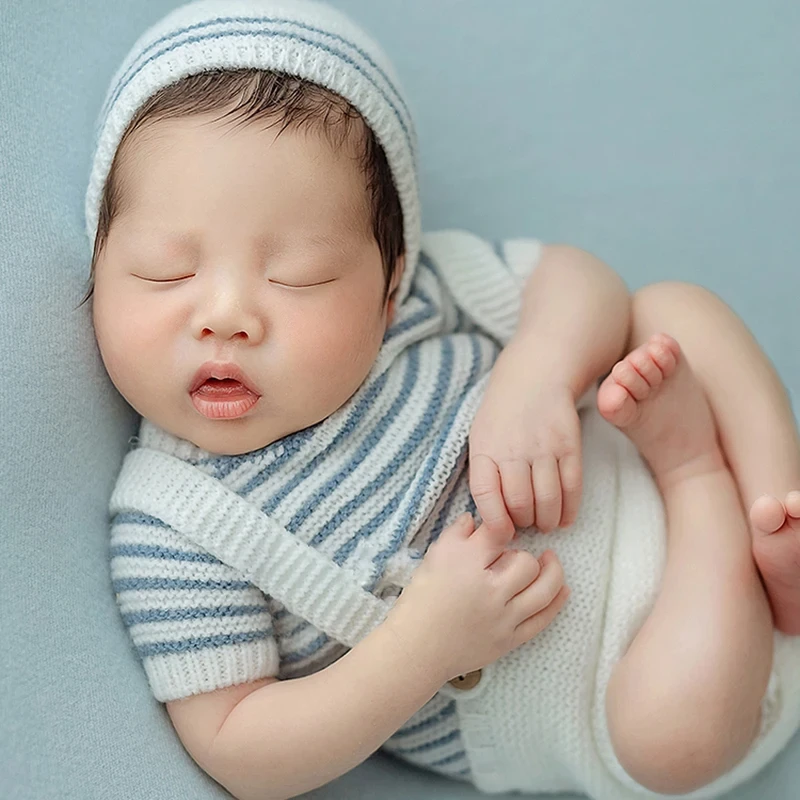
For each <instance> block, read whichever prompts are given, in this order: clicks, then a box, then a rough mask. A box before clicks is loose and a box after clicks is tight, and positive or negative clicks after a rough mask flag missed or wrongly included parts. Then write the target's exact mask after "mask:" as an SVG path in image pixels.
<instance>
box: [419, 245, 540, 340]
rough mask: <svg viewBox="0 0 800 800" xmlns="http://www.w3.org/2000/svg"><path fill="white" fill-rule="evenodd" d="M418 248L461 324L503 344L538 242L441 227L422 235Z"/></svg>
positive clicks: (513, 328)
mask: <svg viewBox="0 0 800 800" xmlns="http://www.w3.org/2000/svg"><path fill="white" fill-rule="evenodd" d="M422 252H423V255H424V256H425V257H426V258H427V259H428V262H429V263H430V265H431V267H432V269H434V270H435V272H436V273H437V275H438V276H439V277H440V278H441V281H442V283H443V284H444V287H445V289H446V292H447V294H448V296H449V299H450V300H451V301H452V302H453V304H454V305H455V306H456V308H457V309H458V311H459V312H460V314H459V319H460V320H463V323H462V324H461V327H462V328H463V329H464V330H474V328H478V329H479V330H481V331H482V332H483V333H485V334H487V335H488V336H490V337H491V338H493V339H494V340H495V341H497V342H498V343H499V344H500V345H501V346H505V345H506V344H508V342H509V341H510V339H511V337H512V336H513V335H514V332H515V331H516V328H517V324H518V322H519V314H520V308H521V305H522V295H523V289H524V287H525V283H526V281H527V279H528V277H529V276H530V275H531V274H532V272H533V271H534V269H535V268H536V266H537V264H538V263H539V260H540V258H541V254H542V243H541V242H540V241H539V240H538V239H530V238H520V239H507V240H504V241H500V242H495V243H492V242H489V241H487V240H485V239H482V238H481V237H479V236H476V235H474V234H472V233H468V232H466V231H458V230H446V231H436V232H432V233H427V234H425V236H423V239H422Z"/></svg>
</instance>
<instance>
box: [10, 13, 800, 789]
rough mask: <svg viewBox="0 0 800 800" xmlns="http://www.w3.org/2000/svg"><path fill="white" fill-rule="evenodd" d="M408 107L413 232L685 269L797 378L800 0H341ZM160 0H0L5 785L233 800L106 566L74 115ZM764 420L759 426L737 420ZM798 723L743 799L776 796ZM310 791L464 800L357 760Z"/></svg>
mask: <svg viewBox="0 0 800 800" xmlns="http://www.w3.org/2000/svg"><path fill="white" fill-rule="evenodd" d="M335 4H336V5H338V6H340V7H341V8H342V9H344V10H345V11H347V12H349V13H351V14H352V16H353V17H354V18H355V19H356V20H357V21H359V22H361V23H362V24H363V25H364V26H365V27H367V28H368V29H370V30H371V31H372V32H373V33H374V34H375V35H376V36H377V38H378V39H379V40H380V41H382V42H383V44H384V46H385V48H386V50H387V51H388V52H389V54H390V56H391V57H392V58H393V59H394V61H395V63H396V66H397V68H398V71H399V73H400V75H401V78H402V81H403V83H404V84H405V86H406V88H407V91H408V93H409V95H410V97H411V100H412V105H413V107H414V108H415V109H416V112H417V120H418V127H419V132H420V139H421V151H422V187H423V205H424V220H425V227H426V228H428V229H432V228H438V227H444V226H458V227H466V228H469V229H472V230H474V231H476V232H478V233H480V234H483V235H485V236H490V237H500V236H508V235H534V236H538V237H540V238H542V239H545V240H547V241H566V242H571V243H574V244H577V245H580V246H582V247H585V248H587V249H589V250H591V251H593V252H595V253H596V254H597V255H599V256H600V257H602V258H604V259H605V260H607V261H608V262H609V263H610V264H612V265H613V266H614V267H616V268H617V269H618V270H619V272H620V273H621V274H622V275H623V277H624V278H625V279H626V280H627V282H628V284H629V285H630V287H631V288H632V289H635V288H637V287H639V286H641V285H643V284H646V283H649V282H652V281H654V280H659V279H665V278H675V279H684V280H692V281H696V282H698V283H701V284H704V285H705V286H708V287H709V288H711V289H713V290H714V291H716V292H717V293H718V294H720V295H721V296H722V297H723V298H724V299H725V300H726V301H727V302H728V303H730V304H731V305H732V306H733V307H734V308H735V309H736V310H737V311H738V312H739V313H740V314H741V315H742V316H743V317H744V319H745V320H746V322H747V323H748V324H749V325H750V327H751V328H752V329H753V331H754V332H755V334H756V335H757V337H758V338H759V339H760V341H761V342H762V343H763V345H764V347H765V348H766V350H767V352H768V353H769V355H770V356H771V357H772V358H773V359H774V361H775V363H776V365H777V367H778V369H779V371H780V373H781V375H782V376H783V378H784V380H785V381H786V383H787V384H788V386H789V389H790V391H791V393H792V395H793V397H794V398H795V400H796V398H797V396H798V392H800V355H799V353H800V348H798V347H797V337H796V319H797V317H796V312H795V307H796V302H797V296H798V294H799V293H800V272H798V263H797V262H798V255H799V254H800V224H798V218H800V90H799V89H798V85H800V84H798V80H797V75H798V74H799V73H800V47H798V42H799V41H800V4H798V3H796V2H794V0H762V2H759V3H754V2H746V1H745V0H672V2H670V3H641V2H638V1H637V0H605V2H595V1H593V0H582V1H578V0H559V2H545V0H503V1H502V2H489V1H488V0H435V2H430V0H403V2H390V1H389V0H383V1H380V0H335ZM173 5H174V2H173V0H136V2H134V1H133V0H127V1H126V2H120V1H119V0H117V2H112V3H108V2H104V1H103V0H71V2H69V3H67V2H63V0H62V1H60V0H37V2H35V3H24V2H22V0H4V1H3V2H2V3H0V287H1V288H2V292H0V367H1V368H2V369H1V372H2V381H0V423H1V424H0V453H2V457H1V458H0V797H3V798H9V799H12V798H13V800H49V799H50V798H53V799H55V798H58V799H59V800H92V798H103V800H113V799H114V798H120V800H150V799H151V798H152V799H153V800H156V799H158V800H163V799H164V798H170V799H172V798H176V799H177V800H184V799H185V800H189V798H192V800H201V799H202V798H214V797H224V796H226V795H225V793H224V792H223V791H222V790H220V789H219V787H218V786H217V785H216V784H215V783H214V782H213V781H211V780H210V779H208V778H206V777H205V776H204V775H203V774H202V773H201V772H200V771H199V770H198V769H197V768H196V767H195V766H194V764H193V762H192V761H191V760H190V759H189V757H188V756H187V755H186V754H185V753H184V752H183V750H182V748H181V746H180V744H179V743H178V741H177V739H176V738H175V736H174V735H173V733H172V730H171V727H170V724H169V721H168V719H167V717H166V715H165V713H164V711H163V708H162V707H161V706H160V705H158V704H157V703H155V701H153V700H152V699H151V696H150V694H149V692H148V689H147V686H146V683H145V679H144V675H143V673H142V671H141V668H140V666H139V664H138V662H137V660H136V657H135V655H134V653H133V652H132V650H131V648H130V644H129V641H128V638H127V634H126V633H125V631H124V629H123V627H122V623H121V621H120V619H119V616H118V612H117V609H116V606H115V604H114V601H113V597H112V594H111V590H110V583H109V577H108V572H107V560H106V559H107V556H106V547H107V538H106V536H107V530H106V517H105V513H106V503H107V499H108V495H109V493H110V490H111V487H112V483H113V478H114V474H115V471H116V469H117V468H118V466H119V463H120V460H121V458H122V455H123V453H124V450H125V446H126V439H127V437H128V436H129V435H130V433H131V432H132V430H133V427H134V423H135V420H134V417H133V415H132V413H131V411H130V410H129V409H128V408H127V406H126V405H125V403H124V402H123V401H122V400H121V398H119V396H118V395H117V394H116V393H115V391H114V390H113V387H112V386H111V385H110V383H109V381H108V379H107V378H106V377H105V374H104V372H103V369H102V365H101V362H100V360H99V357H98V354H97V351H96V348H95V345H94V342H93V339H92V336H91V331H90V326H89V316H88V310H87V309H86V308H85V307H84V308H83V309H81V310H80V311H74V310H73V309H74V307H75V305H76V304H77V302H78V301H79V299H80V297H81V295H82V292H83V289H84V279H85V276H86V270H87V265H88V262H89V251H88V244H87V241H86V240H85V238H84V234H83V214H82V209H83V193H84V189H85V183H86V180H87V177H88V169H89V160H90V156H91V139H92V128H93V123H94V117H95V114H96V113H97V111H98V110H99V107H100V104H101V102H102V99H103V95H104V92H105V89H106V86H107V83H108V81H109V80H110V78H111V75H112V74H113V72H114V70H115V69H116V67H117V65H118V62H119V61H120V59H121V58H122V57H123V55H124V54H125V52H126V51H127V49H128V47H129V46H130V44H131V43H132V42H133V40H134V38H135V37H136V36H137V35H138V34H139V33H140V32H141V31H142V30H143V29H144V28H145V27H146V26H147V25H149V24H151V23H152V22H154V21H155V20H156V19H157V18H159V17H160V16H161V15H162V14H163V13H164V12H165V11H167V10H168V9H169V8H171V7H172V6H173ZM753 424H757V420H754V421H753ZM798 784H800V740H798V739H795V741H794V743H793V745H792V746H791V747H790V749H789V750H788V751H786V752H785V753H784V754H783V755H782V756H781V757H780V758H779V759H778V760H777V761H776V762H775V763H774V764H773V765H772V766H771V767H770V768H769V769H768V770H767V771H766V772H764V773H763V774H762V775H760V776H758V778H757V779H756V780H754V781H753V782H752V783H751V784H750V785H748V786H746V787H743V788H742V789H740V790H739V791H738V792H737V793H736V794H735V795H734V797H735V798H737V800H746V799H747V800H755V798H762V797H768V798H770V799H771V800H794V799H795V798H796V797H797V796H798V795H797V788H796V787H797V785H798ZM313 796H314V797H316V798H320V799H322V798H324V799H326V800H327V799H329V798H347V800H353V799H354V798H376V797H382V798H397V799H398V800H400V798H404V799H405V798H425V797H434V796H435V797H437V798H459V799H461V800H466V798H471V797H476V796H477V794H476V793H474V792H472V791H471V790H469V789H466V788H464V787H461V786H458V785H455V784H450V783H446V782H444V781H440V780H436V779H433V778H431V777H430V776H427V775H424V774H422V773H417V772H414V771H412V770H410V769H409V768H407V767H404V766H399V765H397V764H395V763H393V762H391V761H389V760H388V759H386V758H382V757H377V758H373V759H371V760H370V761H369V762H367V764H365V765H364V766H362V767H361V768H359V769H357V770H356V771H354V772H353V773H351V774H350V775H347V776H345V777H344V778H342V779H341V780H339V781H337V782H336V783H334V784H333V785H332V786H330V787H327V788H326V789H324V790H321V791H319V792H315V793H313Z"/></svg>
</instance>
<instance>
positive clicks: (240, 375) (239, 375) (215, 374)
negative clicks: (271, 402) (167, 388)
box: [189, 361, 261, 397]
mask: <svg viewBox="0 0 800 800" xmlns="http://www.w3.org/2000/svg"><path fill="white" fill-rule="evenodd" d="M209 378H217V379H219V380H224V379H225V378H230V379H232V380H235V381H239V383H241V384H242V386H244V388H245V389H247V391H249V392H252V393H253V394H255V395H258V396H259V397H261V392H260V391H259V390H258V388H257V387H256V385H255V384H254V383H253V382H252V381H251V380H250V379H249V378H248V377H247V375H246V374H245V372H244V371H243V370H242V369H241V368H240V367H239V366H238V365H236V364H234V363H232V362H230V361H206V363H205V364H203V365H202V366H201V367H200V369H198V370H197V372H195V374H194V378H192V383H191V385H190V386H189V394H194V392H196V391H197V390H198V389H199V388H200V387H201V386H202V385H203V384H204V383H205V382H206V381H207V380H208V379H209Z"/></svg>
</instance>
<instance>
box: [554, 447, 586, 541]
mask: <svg viewBox="0 0 800 800" xmlns="http://www.w3.org/2000/svg"><path fill="white" fill-rule="evenodd" d="M558 473H559V476H560V477H561V496H562V498H563V500H562V505H561V521H560V523H559V525H560V527H562V528H566V527H567V526H569V525H572V524H573V523H574V522H575V520H576V519H577V518H578V507H579V506H580V503H581V491H582V490H583V468H582V466H581V457H580V455H569V456H564V458H562V459H561V461H559V462H558Z"/></svg>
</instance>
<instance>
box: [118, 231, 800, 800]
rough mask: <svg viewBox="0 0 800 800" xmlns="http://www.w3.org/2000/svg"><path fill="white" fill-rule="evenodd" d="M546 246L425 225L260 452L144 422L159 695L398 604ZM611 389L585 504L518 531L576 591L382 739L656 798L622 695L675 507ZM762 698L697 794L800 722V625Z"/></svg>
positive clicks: (433, 531)
mask: <svg viewBox="0 0 800 800" xmlns="http://www.w3.org/2000/svg"><path fill="white" fill-rule="evenodd" d="M539 252H540V245H539V243H538V242H536V241H533V240H512V241H507V242H505V243H502V244H500V245H498V246H496V247H493V246H492V245H490V244H488V243H486V242H484V241H482V240H481V239H478V238H477V237H475V236H472V235H470V234H466V233H462V232H452V231H451V232H441V233H436V234H428V235H426V236H425V237H423V241H422V256H421V260H420V264H419V266H418V269H417V273H416V275H415V277H414V282H413V285H412V288H411V292H410V294H409V296H408V298H407V299H406V300H405V302H404V303H402V304H401V306H400V307H399V308H398V312H397V317H396V319H395V321H394V323H393V325H392V326H391V328H390V329H389V331H388V332H387V334H386V337H385V339H384V344H383V347H382V350H381V353H380V355H379V357H378V360H377V362H376V364H375V365H374V367H373V370H372V371H371V372H370V374H369V376H368V377H367V379H366V381H365V383H364V384H363V385H362V387H361V388H360V389H359V390H358V392H357V393H356V394H355V395H354V396H353V397H352V398H351V399H350V400H349V401H348V402H347V403H346V404H345V405H344V406H343V407H342V408H341V409H339V410H338V411H337V412H336V413H335V414H333V415H332V416H331V417H329V418H328V419H326V420H324V421H323V422H321V423H319V424H318V425H316V426H314V427H312V428H309V429H307V430H304V431H300V432H298V433H295V434H292V435H290V436H287V437H285V438H284V439H282V440H280V441H278V442H275V443H273V444H271V445H269V446H267V447H265V448H263V449H261V450H258V451H255V452H253V453H247V454H244V455H242V456H218V455H214V454H211V453H208V452H206V451H203V450H200V449H199V448H197V447H195V446H194V445H192V444H191V443H189V442H186V441H183V440H179V439H176V438H175V437H173V436H171V435H170V434H168V433H166V432H165V431H163V430H160V429H158V428H157V427H156V426H154V425H152V424H151V423H149V422H147V421H146V420H144V421H143V422H142V426H141V431H140V435H139V441H138V447H137V448H136V449H134V450H133V451H132V452H131V453H129V454H128V455H127V457H126V459H125V463H124V466H123V470H122V473H121V475H120V477H119V480H118V483H117V486H116V488H115V491H114V495H113V497H112V501H111V514H112V541H111V569H112V577H113V581H114V591H115V593H116V597H117V600H118V603H119V606H120V610H121V612H122V615H123V620H124V622H125V624H126V625H127V626H128V629H129V632H130V635H131V637H132V640H133V643H134V645H135V647H136V649H137V652H138V653H139V655H140V657H141V659H142V661H143V664H144V668H145V671H146V674H147V677H148V680H149V682H150V685H151V688H152V690H153V693H154V694H155V696H156V698H157V699H158V700H160V701H169V700H174V699H178V698H181V697H185V696H188V695H191V694H195V693H199V692H208V691H213V690H214V689H218V688H221V687H224V686H228V685H231V684H235V683H240V682H244V681H250V680H254V679H257V678H262V677H265V676H278V677H280V678H282V679H290V678H294V677H298V676H301V675H307V674H310V673H313V672H316V671H318V670H320V669H323V668H324V667H326V666H328V665H329V664H330V663H332V662H333V661H335V660H336V659H337V658H339V657H340V656H341V655H342V654H343V653H345V652H346V651H347V649H348V648H349V647H352V646H353V645H354V644H355V643H356V642H357V641H359V640H360V639H361V638H362V637H363V636H365V635H366V634H367V633H369V631H370V630H371V629H372V628H373V627H374V626H375V625H377V624H379V623H380V621H381V620H382V619H383V618H384V616H385V614H386V611H387V610H388V608H389V607H390V606H391V603H392V602H393V600H394V598H396V596H397V595H398V593H399V592H400V590H401V589H402V587H403V586H404V585H406V584H407V583H408V581H409V580H410V579H411V576H412V574H413V570H414V568H415V566H416V565H418V564H419V561H420V559H421V558H422V557H423V556H424V553H425V551H426V549H427V547H428V546H429V545H430V543H431V542H432V541H434V540H435V539H436V537H437V536H438V535H439V534H440V533H441V531H442V530H443V528H444V527H445V526H446V525H448V524H449V523H450V522H452V521H453V520H454V519H455V518H456V517H457V516H458V515H459V514H461V513H463V512H464V511H470V512H473V513H475V505H474V503H473V501H472V498H471V496H470V493H469V487H468V482H467V475H468V471H467V464H466V456H467V437H468V433H469V427H470V423H471V420H472V418H473V416H474V413H475V410H476V409H477V407H478V405H479V402H480V398H481V395H482V392H483V389H484V387H485V383H486V378H487V376H488V374H489V371H490V369H491V366H492V364H493V363H494V361H495V359H496V357H497V355H498V353H499V351H500V348H501V347H502V346H503V345H504V344H505V343H506V342H507V341H508V340H509V338H510V336H511V334H512V333H513V330H514V325H515V322H516V318H517V316H518V313H519V307H520V300H521V287H522V284H523V281H524V278H525V276H526V273H527V272H529V271H530V269H531V267H532V266H533V265H535V264H536V262H537V260H538V257H539ZM593 400H594V392H590V393H589V394H588V395H587V396H586V397H585V398H583V399H582V400H581V402H580V404H579V411H580V416H581V423H582V436H583V461H584V490H583V496H582V501H581V509H580V513H579V517H578V520H577V521H576V523H575V524H574V525H573V526H572V527H570V528H569V529H566V530H562V531H558V532H556V533H553V534H550V535H549V536H547V537H546V538H545V537H542V536H541V535H539V534H538V533H537V532H536V531H535V530H532V531H530V532H524V533H522V534H521V535H520V536H519V537H518V539H517V540H515V544H514V546H516V547H523V548H525V549H527V550H530V551H531V552H534V553H536V554H540V553H541V552H542V551H543V550H545V549H547V548H550V549H553V550H554V551H555V552H556V553H557V554H558V556H559V558H560V559H561V562H562V564H563V566H564V569H565V573H566V579H567V583H568V584H569V586H570V587H571V589H572V594H571V597H570V601H569V603H568V604H567V605H566V606H565V608H564V609H563V610H562V611H561V612H560V613H559V615H558V616H557V618H556V619H555V621H554V622H553V623H552V624H551V625H550V626H549V627H548V628H547V629H546V630H545V631H544V632H543V633H541V634H540V635H539V636H537V637H535V638H534V639H533V640H531V641H530V642H528V643H527V644H525V645H523V646H522V647H520V648H518V649H517V650H514V651H513V652H511V653H509V654H508V655H506V656H505V657H503V658H502V659H500V660H499V661H498V662H496V663H494V664H492V665H489V666H488V667H486V668H484V669H483V670H481V671H480V672H479V673H478V674H474V675H471V676H468V679H467V680H465V681H463V682H458V681H454V682H452V683H453V685H451V684H448V685H446V686H445V687H443V688H442V689H441V691H440V692H439V693H438V694H437V695H436V696H435V697H434V698H433V699H432V700H431V701H430V702H429V703H427V704H426V705H425V706H424V707H423V708H422V709H421V710H420V711H419V712H418V713H417V714H416V715H414V717H412V718H411V719H410V720H409V721H408V722H407V723H406V725H404V726H403V727H402V728H401V729H400V730H399V731H398V732H397V733H396V734H395V735H394V736H393V737H392V738H391V739H389V740H388V741H387V742H386V743H385V745H384V749H385V750H387V751H389V752H392V753H394V754H395V755H397V756H398V757H400V758H403V759H405V760H407V761H409V762H411V763H414V764H416V765H418V766H421V767H423V768H426V769H430V770H432V771H435V772H438V773H440V774H444V775H448V776H450V777H453V778H455V779H460V780H467V781H470V782H472V783H474V784H475V785H476V786H477V787H478V788H479V789H481V790H483V791H486V792H502V791H508V790H522V791H528V792H564V791H575V792H582V793H585V794H588V795H590V796H591V797H595V798H600V799H601V800H624V798H634V797H640V796H642V795H649V796H657V795H654V794H653V793H651V792H647V791H646V790H644V789H643V788H642V787H640V786H638V785H637V784H636V783H635V782H634V781H633V780H632V779H631V778H630V777H628V776H627V775H626V773H625V772H624V770H623V769H622V767H621V766H620V765H619V763H618V762H617V759H616V758H615V756H614V753H613V750H612V747H611V742H610V738H609V734H608V729H607V723H606V719H605V714H604V695H605V687H606V685H607V682H608V679H609V675H610V673H611V670H612V668H613V666H614V664H615V663H616V662H617V661H618V660H619V658H620V657H621V656H622V655H623V653H624V652H625V650H626V648H627V646H628V644H629V643H630V641H631V639H632V638H633V636H634V635H635V633H636V631H637V630H638V628H639V626H640V625H641V623H642V622H643V620H644V619H645V617H646V615H647V614H648V612H649V610H650V608H651V607H652V604H653V601H654V598H655V595H656V593H657V589H658V584H659V580H660V576H661V573H662V570H663V567H664V560H665V522H664V512H663V505H662V502H661V499H660V496H659V494H658V492H657V490H656V488H655V485H654V483H653V480H652V478H651V476H650V474H649V472H648V470H647V468H646V467H645V465H644V463H643V462H642V460H641V458H640V457H639V455H638V453H637V452H636V450H635V448H634V447H633V445H632V444H631V443H630V442H629V440H628V439H627V438H626V437H625V436H624V435H623V434H621V433H620V432H619V431H617V430H616V429H615V428H614V427H613V426H611V425H609V424H607V423H606V422H605V421H604V420H603V419H602V418H601V417H600V415H599V414H598V412H597V411H596V409H595V408H594V404H593ZM465 687H466V688H465ZM763 710H764V713H763V719H762V730H761V733H760V735H759V737H758V740H757V742H756V743H755V744H754V745H753V747H752V749H751V752H750V753H749V755H748V756H747V757H746V758H745V760H744V761H743V762H742V763H741V764H740V765H739V766H738V767H736V769H734V770H733V771H732V772H730V773H729V774H728V775H726V776H724V777H723V778H721V779H720V780H718V781H717V782H715V783H714V784H713V785H711V786H709V787H706V788H705V789H704V790H701V791H699V792H696V793H694V794H693V795H692V796H696V797H709V796H717V795H719V794H722V793H724V792H725V791H727V790H729V789H730V788H731V787H732V786H735V785H737V784H739V783H741V782H742V781H744V780H747V779H748V778H749V777H750V776H752V775H753V774H754V773H755V772H757V771H758V770H759V769H760V768H761V767H762V766H764V765H765V764H766V763H767V762H768V761H769V760H770V759H772V758H773V757H774V756H775V755H776V754H777V753H778V752H779V751H780V750H781V749H782V748H783V746H784V745H785V744H786V743H787V741H788V740H789V739H790V738H791V736H792V735H793V734H794V732H795V731H796V729H797V727H798V722H799V721H800V637H798V638H789V637H785V636H783V635H781V634H779V633H776V634H775V662H774V668H773V674H772V677H771V681H770V685H769V688H768V691H767V694H766V696H765V699H764V702H763Z"/></svg>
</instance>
